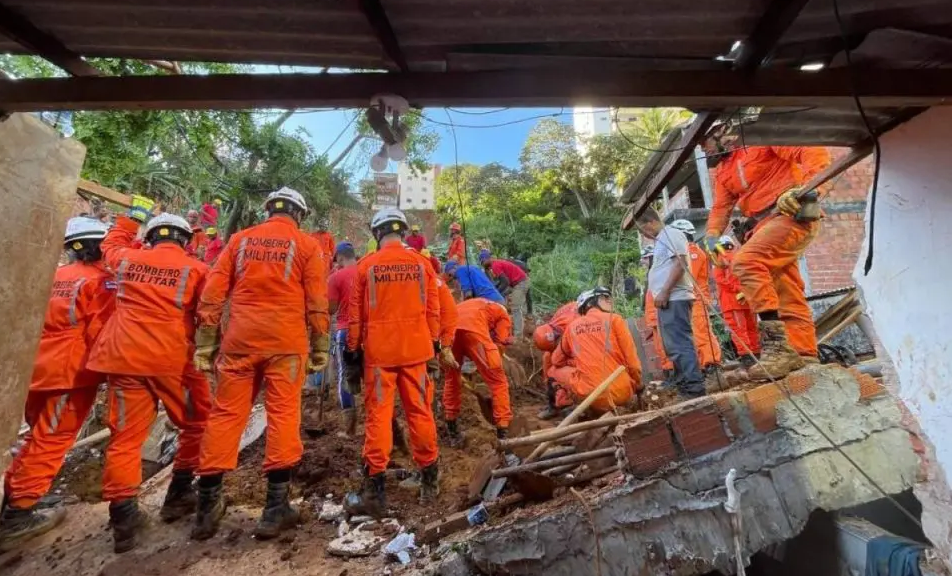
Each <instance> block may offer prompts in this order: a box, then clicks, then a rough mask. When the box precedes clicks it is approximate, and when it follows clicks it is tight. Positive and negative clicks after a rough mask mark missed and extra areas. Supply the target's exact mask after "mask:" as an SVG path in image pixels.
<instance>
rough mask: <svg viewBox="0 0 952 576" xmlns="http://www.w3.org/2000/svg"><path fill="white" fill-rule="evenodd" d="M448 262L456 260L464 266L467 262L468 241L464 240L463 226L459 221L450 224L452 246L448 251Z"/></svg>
mask: <svg viewBox="0 0 952 576" xmlns="http://www.w3.org/2000/svg"><path fill="white" fill-rule="evenodd" d="M446 261H447V262H450V261H452V262H456V263H457V264H459V265H460V266H462V265H463V264H464V263H465V262H466V243H465V242H464V241H463V228H462V227H461V226H460V225H459V223H457V222H453V223H452V224H450V247H449V249H448V250H447V252H446Z"/></svg>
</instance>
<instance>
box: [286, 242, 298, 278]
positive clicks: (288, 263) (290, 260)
mask: <svg viewBox="0 0 952 576" xmlns="http://www.w3.org/2000/svg"><path fill="white" fill-rule="evenodd" d="M296 246H297V245H296V244H295V243H294V240H291V247H290V248H288V258H287V260H285V261H284V281H285V282H287V281H288V278H290V277H291V267H292V266H293V265H294V252H295V248H296Z"/></svg>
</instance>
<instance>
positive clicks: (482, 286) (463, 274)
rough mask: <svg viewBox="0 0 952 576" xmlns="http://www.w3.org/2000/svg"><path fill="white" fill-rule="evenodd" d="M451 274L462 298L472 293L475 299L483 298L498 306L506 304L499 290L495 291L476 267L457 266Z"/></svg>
mask: <svg viewBox="0 0 952 576" xmlns="http://www.w3.org/2000/svg"><path fill="white" fill-rule="evenodd" d="M453 274H454V275H455V276H456V279H457V280H459V284H460V287H461V288H462V289H463V295H464V296H467V295H468V293H472V294H473V296H475V297H477V298H485V299H487V300H492V301H493V302H498V303H500V304H505V303H506V299H505V298H503V296H502V294H500V293H499V290H496V286H495V285H494V284H493V281H492V280H490V279H489V276H486V273H485V272H483V271H482V269H481V268H479V267H478V266H459V267H458V268H456V270H454V271H453Z"/></svg>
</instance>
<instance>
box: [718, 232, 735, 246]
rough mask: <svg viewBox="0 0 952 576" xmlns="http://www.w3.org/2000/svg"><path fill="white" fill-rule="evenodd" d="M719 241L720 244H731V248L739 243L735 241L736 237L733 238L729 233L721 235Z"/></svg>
mask: <svg viewBox="0 0 952 576" xmlns="http://www.w3.org/2000/svg"><path fill="white" fill-rule="evenodd" d="M717 243H718V244H720V245H721V246H730V247H731V248H733V247H734V246H736V245H737V242H734V238H732V237H731V236H728V235H727V234H725V235H723V236H721V237H720V238H719V239H718V240H717Z"/></svg>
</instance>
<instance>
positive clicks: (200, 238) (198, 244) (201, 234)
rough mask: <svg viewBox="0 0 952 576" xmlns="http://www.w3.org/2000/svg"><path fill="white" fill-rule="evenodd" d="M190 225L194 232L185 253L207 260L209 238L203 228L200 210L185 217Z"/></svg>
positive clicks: (190, 212) (189, 212)
mask: <svg viewBox="0 0 952 576" xmlns="http://www.w3.org/2000/svg"><path fill="white" fill-rule="evenodd" d="M185 219H186V220H188V224H189V226H190V227H191V230H192V236H191V237H190V238H189V239H188V244H186V246H185V251H186V252H188V253H189V254H190V255H191V256H194V257H196V258H198V259H199V260H202V261H204V260H205V247H206V246H207V245H208V236H207V235H206V234H205V229H204V228H203V227H202V223H201V216H200V215H199V213H198V210H189V211H188V213H187V214H186V215H185Z"/></svg>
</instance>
